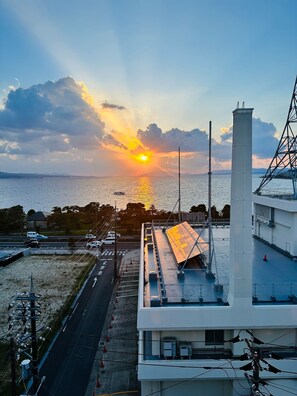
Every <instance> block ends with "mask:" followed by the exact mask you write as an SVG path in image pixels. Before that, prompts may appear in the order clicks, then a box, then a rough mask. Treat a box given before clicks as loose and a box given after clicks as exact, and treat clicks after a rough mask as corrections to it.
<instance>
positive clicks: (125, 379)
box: [85, 250, 140, 396]
mask: <svg viewBox="0 0 297 396" xmlns="http://www.w3.org/2000/svg"><path fill="white" fill-rule="evenodd" d="M139 254H140V253H139V250H132V251H130V252H128V253H127V254H126V255H125V256H124V257H123V260H122V263H121V266H120V279H119V281H118V282H117V284H116V285H115V288H114V291H113V295H112V297H111V300H110V303H109V308H108V311H107V314H106V318H105V323H104V326H103V330H102V337H101V340H100V342H99V345H98V349H97V352H96V356H95V360H94V364H93V368H92V373H91V376H90V380H89V385H88V387H87V391H86V393H85V396H97V395H111V394H113V393H116V392H121V395H123V396H125V395H127V396H128V395H140V392H138V381H137V372H136V367H137V361H138V359H137V351H138V349H137V329H136V322H137V301H138V278H139V260H140V256H139Z"/></svg>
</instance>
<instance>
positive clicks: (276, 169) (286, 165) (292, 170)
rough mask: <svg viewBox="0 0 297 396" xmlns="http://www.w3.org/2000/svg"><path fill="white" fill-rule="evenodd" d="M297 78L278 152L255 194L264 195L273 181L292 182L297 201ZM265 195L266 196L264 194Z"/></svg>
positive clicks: (294, 197) (294, 196)
mask: <svg viewBox="0 0 297 396" xmlns="http://www.w3.org/2000/svg"><path fill="white" fill-rule="evenodd" d="M296 125H297V76H296V80H295V84H294V89H293V94H292V99H291V103H290V107H289V112H288V117H287V122H286V124H285V128H284V131H283V133H282V136H281V138H280V141H279V144H278V146H277V149H276V152H275V154H274V157H273V159H272V160H271V162H270V165H269V167H268V169H267V171H266V173H265V176H264V177H263V179H262V181H261V183H260V185H259V187H258V188H257V190H256V191H255V194H258V195H262V194H263V190H262V189H263V187H265V186H267V184H268V183H269V182H270V181H272V180H273V179H287V180H290V181H291V182H292V188H293V194H292V197H293V199H297V136H296V135H297V130H296ZM263 195H265V194H263Z"/></svg>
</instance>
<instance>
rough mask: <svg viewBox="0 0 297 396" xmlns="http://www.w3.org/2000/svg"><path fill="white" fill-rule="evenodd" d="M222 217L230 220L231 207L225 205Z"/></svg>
mask: <svg viewBox="0 0 297 396" xmlns="http://www.w3.org/2000/svg"><path fill="white" fill-rule="evenodd" d="M222 217H223V218H224V219H230V205H228V204H227V205H225V206H224V207H223V210H222Z"/></svg>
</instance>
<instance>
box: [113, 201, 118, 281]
mask: <svg viewBox="0 0 297 396" xmlns="http://www.w3.org/2000/svg"><path fill="white" fill-rule="evenodd" d="M114 233H115V236H114V258H113V259H114V277H113V281H114V283H115V282H116V280H117V277H118V257H117V256H118V254H117V253H118V252H117V248H118V246H117V242H118V236H117V205H116V204H115V223H114Z"/></svg>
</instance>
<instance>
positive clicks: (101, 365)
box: [100, 359, 104, 368]
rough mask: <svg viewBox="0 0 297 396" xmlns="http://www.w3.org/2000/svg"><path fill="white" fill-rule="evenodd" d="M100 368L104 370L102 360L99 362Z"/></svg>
mask: <svg viewBox="0 0 297 396" xmlns="http://www.w3.org/2000/svg"><path fill="white" fill-rule="evenodd" d="M100 368H104V363H103V360H102V359H101V360H100Z"/></svg>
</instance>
